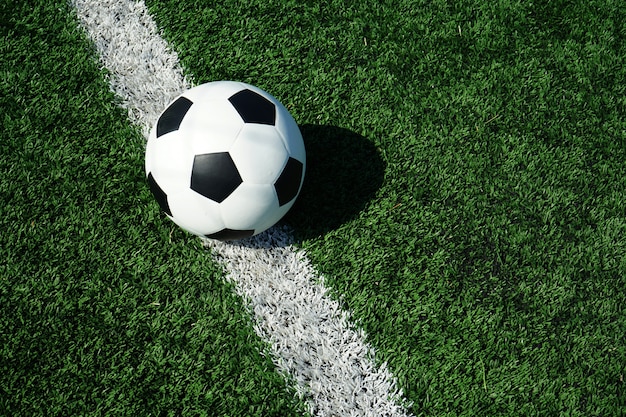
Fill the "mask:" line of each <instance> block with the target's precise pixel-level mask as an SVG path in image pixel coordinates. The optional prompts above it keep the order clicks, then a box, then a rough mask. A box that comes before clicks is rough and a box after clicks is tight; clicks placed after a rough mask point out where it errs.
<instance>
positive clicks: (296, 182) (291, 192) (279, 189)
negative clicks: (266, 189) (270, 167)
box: [274, 157, 304, 206]
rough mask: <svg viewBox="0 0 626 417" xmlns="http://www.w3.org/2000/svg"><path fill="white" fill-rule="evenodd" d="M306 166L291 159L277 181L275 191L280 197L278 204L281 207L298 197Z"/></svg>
mask: <svg viewBox="0 0 626 417" xmlns="http://www.w3.org/2000/svg"><path fill="white" fill-rule="evenodd" d="M303 168H304V166H303V165H302V162H300V161H298V160H297V159H294V158H291V157H290V158H289V160H288V161H287V165H285V169H283V172H282V173H281V174H280V177H278V180H276V183H275V184H274V189H276V195H278V204H280V205H281V206H283V205H285V204H287V203H288V202H290V201H291V200H293V199H294V198H295V197H296V195H298V190H300V183H301V181H302V170H303Z"/></svg>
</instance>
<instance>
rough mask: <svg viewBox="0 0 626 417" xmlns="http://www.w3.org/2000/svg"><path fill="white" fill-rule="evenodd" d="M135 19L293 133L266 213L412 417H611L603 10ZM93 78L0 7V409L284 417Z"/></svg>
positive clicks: (621, 402)
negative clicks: (286, 179) (264, 106)
mask: <svg viewBox="0 0 626 417" xmlns="http://www.w3.org/2000/svg"><path fill="white" fill-rule="evenodd" d="M147 3H148V6H149V7H150V9H151V11H152V13H153V14H154V17H155V19H156V21H157V23H158V24H159V25H160V27H161V28H162V30H163V32H164V35H165V37H166V38H167V40H168V41H169V42H171V44H172V45H173V47H174V49H175V50H176V51H177V52H178V54H179V56H180V58H181V61H182V65H183V67H184V68H185V70H186V71H187V73H188V74H189V75H191V76H192V77H193V79H194V80H195V81H196V82H197V83H200V82H207V81H213V80H219V79H232V80H238V81H244V82H249V83H251V84H255V85H258V86H259V87H261V88H263V89H265V90H267V91H268V92H270V93H271V94H273V95H275V96H276V97H277V98H278V99H279V100H281V101H282V102H283V103H284V104H285V105H286V106H287V108H288V109H289V110H290V111H291V113H292V114H293V115H294V117H295V118H296V120H297V121H298V123H299V124H300V125H301V127H302V132H303V135H304V139H305V144H306V146H307V151H308V155H307V156H308V172H307V178H306V182H305V187H304V189H303V191H302V194H301V196H300V199H299V202H298V203H297V205H296V206H295V207H294V209H293V211H292V212H291V213H290V214H289V216H288V218H287V219H286V221H287V223H289V224H290V225H291V226H292V227H293V228H294V230H295V234H296V236H297V238H298V245H299V246H300V247H302V248H304V249H305V250H306V252H307V254H308V256H309V257H310V258H311V259H312V261H313V263H314V265H315V267H316V268H317V269H318V270H320V271H321V272H322V273H324V275H325V282H326V284H327V285H328V286H329V287H330V288H331V291H332V293H333V296H334V297H336V298H337V299H339V300H341V302H342V303H343V305H344V306H345V307H346V308H347V309H348V310H350V311H351V312H352V313H353V318H354V319H355V321H356V323H357V324H358V325H359V326H362V327H363V328H364V329H365V331H366V333H367V334H368V341H370V342H371V344H372V345H373V347H374V348H375V349H376V351H377V358H376V360H377V361H378V362H379V363H382V362H387V363H388V364H389V367H390V368H391V370H392V371H393V373H394V375H395V376H396V377H397V378H398V380H399V385H400V387H401V388H402V389H403V390H404V393H405V396H406V398H407V400H408V401H409V402H412V404H413V405H412V407H411V408H410V411H411V412H412V413H413V414H414V415H416V416H422V415H423V416H426V415H433V416H434V415H437V416H443V415H449V416H479V415H502V416H515V415H524V416H526V415H540V416H556V415H563V416H566V415H567V416H618V415H623V414H625V413H626V390H625V388H624V377H625V375H624V374H626V368H625V365H624V364H626V345H625V344H624V334H626V314H625V313H626V312H625V307H624V306H626V292H625V290H624V289H625V288H626V215H625V213H626V205H625V204H624V195H626V163H625V162H624V161H626V138H625V135H626V117H625V116H626V114H625V104H626V103H625V100H626V98H625V97H626V94H625V91H624V90H625V87H624V86H625V85H626V70H625V69H624V68H626V65H625V64H626V62H625V60H626V43H625V41H626V39H625V38H626V28H625V26H624V23H623V22H626V15H625V14H626V12H625V11H624V8H623V5H622V3H621V2H617V1H610V0H601V1H582V0H576V1H571V2H561V1H557V2H534V3H530V2H515V1H512V0H510V1H497V2H488V1H479V2H475V1H474V2H470V1H466V0H462V1H457V2H445V1H437V0H436V1H429V2H426V1H408V0H400V1H395V2H385V1H383V2H380V1H379V2H374V1H365V2H360V3H358V4H353V5H349V6H347V5H346V4H345V2H338V1H330V2H324V3H323V4H321V3H313V2H295V1H251V2H236V1H232V0H222V1H219V2H214V3H211V4H207V3H206V2H200V1H194V0H186V1H184V2H181V1H173V0H158V1H157V0H150V1H147ZM95 60H96V57H95V53H94V52H93V50H92V48H91V47H90V45H89V44H88V42H87V41H86V40H85V37H84V35H83V34H82V32H81V31H80V30H78V29H77V26H76V22H75V19H74V18H73V17H72V15H71V12H70V10H69V8H68V6H67V5H66V2H64V1H43V0H29V1H27V2H16V1H11V0H9V1H5V2H2V3H1V4H0V108H1V109H2V110H3V111H2V116H1V117H2V120H3V127H2V129H1V130H0V229H1V230H2V233H0V414H6V415H85V414H94V415H96V414H115V415H117V414H120V415H196V414H200V415H202V414H204V415H229V416H236V415H237V416H247V415H281V416H282V415H301V414H302V409H303V406H302V405H301V404H300V403H298V402H297V401H296V400H294V399H293V398H294V396H293V393H291V392H290V391H288V390H286V389H285V382H284V379H283V378H282V377H281V376H279V375H278V374H277V373H276V372H275V370H274V368H273V366H272V363H271V361H270V359H269V358H268V357H267V355H265V352H266V347H265V345H264V343H263V342H261V341H259V340H258V339H257V337H256V336H255V335H254V332H253V331H252V328H251V325H250V318H249V316H248V315H247V313H246V311H245V309H244V308H243V306H242V302H241V300H239V299H238V298H237V297H236V296H235V295H234V293H233V292H232V288H230V286H228V285H227V284H225V283H224V282H223V280H222V271H221V269H220V266H219V265H218V264H216V263H214V261H213V260H212V259H211V258H210V256H209V255H208V253H207V252H206V251H205V250H203V249H202V248H201V247H200V243H199V241H198V240H197V239H195V238H192V237H190V236H189V235H186V234H185V233H183V232H182V231H180V230H179V229H177V228H176V227H175V226H174V225H173V224H172V223H171V222H169V221H168V220H166V219H164V218H163V217H161V216H160V215H159V214H158V207H157V205H156V203H155V202H154V201H153V198H152V196H151V195H150V193H149V191H148V188H147V186H146V184H145V180H144V176H143V161H142V158H143V154H142V153H143V144H142V138H140V135H139V134H138V132H137V131H136V130H134V129H133V128H131V127H130V126H129V123H128V121H127V120H126V117H125V114H124V113H123V112H122V111H121V110H119V109H117V108H116V107H115V105H114V103H115V99H114V97H113V96H112V94H111V93H110V92H109V91H108V87H107V86H106V82H105V80H104V78H103V73H102V72H101V71H100V70H99V68H100V67H99V64H97V62H96V61H95Z"/></svg>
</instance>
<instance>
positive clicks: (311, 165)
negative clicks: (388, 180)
mask: <svg viewBox="0 0 626 417" xmlns="http://www.w3.org/2000/svg"><path fill="white" fill-rule="evenodd" d="M300 131H301V132H302V137H303V138H304V145H305V147H306V152H307V166H306V174H305V178H304V185H303V187H302V190H301V192H300V196H299V197H298V200H297V201H296V203H295V204H294V206H293V207H292V208H291V210H290V211H289V213H288V214H287V216H286V217H285V219H284V221H285V222H286V223H287V224H289V225H290V226H291V227H292V228H293V229H294V233H295V238H296V240H298V241H300V240H306V239H310V238H314V237H317V236H320V235H323V234H325V233H327V232H329V231H332V230H334V229H336V228H338V227H339V226H341V225H342V224H343V223H345V222H347V221H349V220H351V219H353V218H354V217H356V216H357V215H358V214H359V212H360V211H361V210H363V209H364V208H365V206H366V205H367V203H368V202H369V201H370V200H371V199H372V198H373V196H374V195H375V194H376V191H378V189H379V188H380V187H381V185H382V183H383V177H384V173H385V164H384V162H383V160H382V158H381V156H380V153H379V152H378V150H377V149H376V147H375V146H374V144H373V143H372V142H370V141H369V140H368V139H367V138H365V137H363V136H361V135H359V134H358V133H355V132H352V131H351V130H348V129H344V128H340V127H336V126H328V125H313V124H306V125H302V126H300Z"/></svg>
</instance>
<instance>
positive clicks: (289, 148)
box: [145, 81, 306, 240]
mask: <svg viewBox="0 0 626 417" xmlns="http://www.w3.org/2000/svg"><path fill="white" fill-rule="evenodd" d="M145 164H146V176H147V179H148V184H149V186H150V190H151V191H152V194H153V195H154V197H155V198H156V200H157V202H158V203H159V206H160V207H161V209H162V210H163V212H165V214H167V216H168V217H169V218H170V219H171V220H173V221H174V223H176V224H177V225H178V226H180V227H182V228H183V229H185V230H187V231H188V232H191V233H193V234H195V235H198V236H203V237H208V238H212V239H219V240H236V239H242V238H245V237H249V236H252V235H255V234H257V233H260V232H262V231H264V230H266V229H268V228H269V227H271V226H272V225H274V224H275V223H276V222H278V220H280V219H281V218H282V217H283V216H284V215H285V214H286V213H287V211H289V209H290V208H291V206H292V205H293V203H294V202H295V200H296V197H297V196H298V194H299V193H300V189H301V187H302V183H303V181H304V172H305V168H306V155H305V150H304V142H303V140H302V135H301V133H300V130H299V129H298V125H297V124H296V122H295V120H294V119H293V117H291V115H290V114H289V112H288V111H287V109H286V108H285V107H284V106H283V105H282V104H281V103H280V102H279V101H278V100H276V98H274V97H272V96H271V95H269V94H268V93H266V92H265V91H263V90H261V89H259V88H257V87H254V86H251V85H248V84H245V83H240V82H233V81H217V82H211V83H207V84H202V85H199V86H197V87H194V88H191V89H189V90H187V91H186V92H184V93H183V94H182V95H180V96H179V97H178V98H176V99H175V100H174V101H173V102H172V103H171V104H170V105H169V106H168V107H167V108H166V109H165V110H164V111H163V113H161V115H160V116H159V118H158V120H157V121H156V123H155V125H154V126H153V128H152V130H151V132H150V137H149V139H148V144H147V146H146V159H145Z"/></svg>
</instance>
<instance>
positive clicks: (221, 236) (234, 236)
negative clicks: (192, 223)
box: [206, 229, 254, 240]
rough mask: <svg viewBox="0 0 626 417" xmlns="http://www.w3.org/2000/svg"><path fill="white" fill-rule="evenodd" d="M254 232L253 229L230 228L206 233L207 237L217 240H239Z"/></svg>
mask: <svg viewBox="0 0 626 417" xmlns="http://www.w3.org/2000/svg"><path fill="white" fill-rule="evenodd" d="M253 234H254V230H232V229H224V230H220V231H219V232H217V233H213V234H210V235H206V237H208V238H209V239H217V240H239V239H245V238H247V237H250V236H252V235H253Z"/></svg>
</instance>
